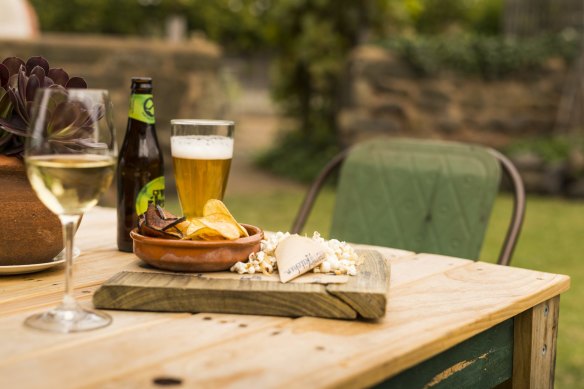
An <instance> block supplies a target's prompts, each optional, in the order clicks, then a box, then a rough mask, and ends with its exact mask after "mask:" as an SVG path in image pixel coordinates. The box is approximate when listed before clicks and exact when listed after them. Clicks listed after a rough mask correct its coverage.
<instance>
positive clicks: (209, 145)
mask: <svg viewBox="0 0 584 389" xmlns="http://www.w3.org/2000/svg"><path fill="white" fill-rule="evenodd" d="M170 142H171V153H172V161H173V164H174V175H175V179H176V186H177V191H178V195H179V199H180V203H181V207H182V210H183V213H184V215H185V216H186V217H188V218H192V217H200V216H202V212H203V207H204V205H205V203H206V202H207V200H209V199H219V200H222V199H223V194H224V192H225V187H226V185H227V178H228V176H229V168H230V167H231V159H232V157H233V138H230V137H226V136H219V135H208V136H207V135H177V136H172V137H171V139H170Z"/></svg>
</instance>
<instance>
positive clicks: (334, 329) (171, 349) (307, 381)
mask: <svg viewBox="0 0 584 389" xmlns="http://www.w3.org/2000/svg"><path fill="white" fill-rule="evenodd" d="M77 238H78V239H77V245H78V247H80V248H81V250H82V252H83V254H82V255H81V257H79V259H78V260H77V262H76V265H75V273H74V274H75V285H76V287H75V293H76V295H77V297H78V298H79V299H80V300H81V301H83V303H84V304H87V305H90V304H91V295H92V293H93V292H94V290H95V289H96V288H98V287H99V285H100V284H101V283H103V282H104V281H105V280H106V279H108V278H109V277H111V276H112V275H113V274H115V273H117V272H119V271H121V270H124V269H128V268H131V267H132V266H135V265H136V264H135V262H136V261H137V259H136V258H135V257H134V255H133V254H123V253H120V252H118V251H117V250H116V249H115V243H114V242H115V214H114V211H113V210H109V209H103V208H97V209H95V210H93V211H92V212H91V213H89V214H88V215H86V217H85V218H84V220H83V223H82V226H81V228H80V230H79V232H78V235H77ZM379 250H381V251H382V252H383V254H384V255H385V256H386V258H387V259H388V260H389V261H390V263H391V266H392V275H391V291H390V297H389V303H388V308H387V309H388V312H387V316H386V318H385V319H383V320H380V321H378V322H363V321H341V320H326V319H318V318H310V317H301V318H297V319H290V318H283V317H265V316H244V315H227V314H208V313H200V314H194V315H192V314H185V313H179V314H168V313H165V314H163V313H149V312H123V311H110V313H111V314H112V316H113V318H114V321H113V324H112V325H111V326H109V327H107V328H105V329H102V330H98V331H92V332H88V333H77V334H63V335H61V334H48V333H43V332H39V331H35V330H30V329H27V328H24V327H23V325H22V322H23V320H24V318H25V317H26V316H28V315H30V314H31V313H33V312H36V311H39V310H42V309H46V308H47V307H51V306H54V305H56V304H57V302H58V301H59V299H60V298H61V296H62V293H63V277H64V274H63V269H62V268H55V269H53V270H50V271H46V272H42V273H36V274H30V275H20V276H10V277H2V278H0V388H29V387H30V388H35V387H39V388H57V387H58V388H68V387H93V388H114V387H116V388H117V387H124V388H126V387H127V388H148V387H159V386H160V385H173V384H176V385H179V384H181V383H182V385H183V387H239V388H251V387H282V388H290V387H302V388H312V387H363V386H370V385H374V384H379V383H383V384H384V385H386V386H387V387H407V388H413V387H432V388H438V387H465V385H466V386H468V387H473V388H479V387H490V386H493V385H496V384H499V383H501V382H503V383H504V384H503V385H504V386H511V385H512V387H514V388H515V387H517V388H522V387H526V388H527V387H531V388H537V387H541V388H547V387H550V384H551V383H553V376H554V365H555V353H556V334H557V328H558V308H559V295H560V293H562V292H564V291H566V290H567V289H568V288H569V282H570V281H569V277H567V276H564V275H556V274H549V273H542V272H537V271H531V270H525V269H519V268H512V267H502V266H498V265H492V264H488V263H483V262H473V261H469V260H464V259H456V258H450V257H443V256H437V255H425V254H419V255H416V254H412V253H408V252H405V251H400V250H392V249H384V248H379Z"/></svg>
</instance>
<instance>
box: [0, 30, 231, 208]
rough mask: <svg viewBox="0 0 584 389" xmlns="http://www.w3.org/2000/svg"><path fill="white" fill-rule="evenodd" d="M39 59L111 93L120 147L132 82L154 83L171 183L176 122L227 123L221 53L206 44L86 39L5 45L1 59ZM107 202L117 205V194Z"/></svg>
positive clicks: (2, 42)
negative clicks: (172, 128) (220, 120)
mask: <svg viewBox="0 0 584 389" xmlns="http://www.w3.org/2000/svg"><path fill="white" fill-rule="evenodd" d="M34 55H42V56H43V57H45V58H46V59H47V60H48V61H49V64H50V65H51V66H52V67H62V68H64V69H65V70H66V71H67V72H68V73H69V74H70V75H71V76H81V77H84V78H85V80H86V81H87V83H88V85H89V87H90V88H100V89H108V90H109V91H110V94H111V97H112V102H113V105H114V110H115V124H116V127H117V133H118V140H119V144H120V145H121V140H122V138H123V136H124V132H125V129H126V122H127V118H128V102H129V96H130V78H131V77H133V76H150V77H152V78H153V86H154V103H155V110H156V119H157V122H156V126H157V132H158V138H159V141H160V143H161V146H162V148H163V151H164V154H165V156H167V158H166V160H165V165H166V177H167V180H169V181H172V169H171V165H170V164H171V162H172V161H171V160H170V119H173V118H222V117H223V115H224V114H225V110H226V107H227V105H226V98H225V96H224V94H223V88H222V87H221V82H220V81H221V74H220V62H221V51H220V49H219V48H218V47H217V46H216V45H214V44H212V43H210V42H208V41H205V40H202V39H196V40H192V41H189V42H186V43H181V44H170V43H168V42H162V41H152V40H143V39H135V38H132V39H128V38H107V37H102V36H99V37H98V36H80V35H74V36H70V35H44V36H42V37H40V38H38V39H35V40H0V58H4V57H8V56H18V57H21V58H23V59H24V60H25V61H26V58H28V57H30V56H34ZM171 185H172V182H171ZM106 202H107V203H109V204H112V202H113V199H112V193H110V194H109V196H108V199H107V200H106Z"/></svg>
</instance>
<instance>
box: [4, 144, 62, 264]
mask: <svg viewBox="0 0 584 389" xmlns="http://www.w3.org/2000/svg"><path fill="white" fill-rule="evenodd" d="M62 249H63V238H62V232H61V223H60V222H59V219H58V218H57V216H55V215H54V214H53V213H52V212H51V211H49V210H48V209H47V208H46V207H45V206H44V205H43V204H42V203H41V202H40V200H39V199H38V197H37V196H36V194H35V193H34V191H33V190H32V188H31V186H30V184H29V182H28V179H27V177H26V172H25V167H24V163H23V162H22V161H21V160H20V159H18V158H14V157H6V156H3V155H0V266H6V265H26V264H32V263H41V262H49V261H52V260H53V258H54V257H55V256H56V255H57V254H58V253H59V252H60V251H61V250H62Z"/></svg>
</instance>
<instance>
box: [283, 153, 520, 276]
mask: <svg viewBox="0 0 584 389" xmlns="http://www.w3.org/2000/svg"><path fill="white" fill-rule="evenodd" d="M486 150H487V151H488V152H489V153H490V154H491V155H492V156H493V157H494V158H495V159H497V161H498V162H499V164H500V166H501V167H502V169H503V171H504V172H505V174H506V175H507V177H508V178H509V179H510V180H511V184H512V187H513V211H512V213H511V219H510V221H509V227H508V228H507V233H506V234H505V240H504V241H503V247H502V248H501V251H500V253H499V259H498V261H497V263H498V264H499V265H504V266H508V265H509V264H510V263H511V257H512V256H513V251H514V250H515V246H516V245H517V240H518V238H519V234H520V233H521V227H522V226H523V219H524V217H525V203H526V201H525V187H524V186H523V180H522V179H521V175H520V174H519V172H518V171H517V168H515V166H514V165H513V163H512V162H511V161H510V160H509V159H508V158H507V157H505V156H504V155H503V154H501V153H500V152H498V151H496V150H494V149H491V148H486ZM350 152H351V148H348V149H345V150H344V151H341V152H340V153H339V154H337V155H336V156H334V157H333V158H332V159H331V160H330V161H329V162H328V163H327V165H326V166H325V167H324V168H323V169H322V170H321V171H320V173H319V174H318V176H317V177H316V179H315V180H314V181H313V183H312V185H311V186H310V188H309V190H308V193H307V194H306V197H305V198H304V201H303V202H302V205H301V206H300V209H299V210H298V213H297V215H296V218H295V220H294V224H293V225H292V229H291V233H293V234H297V233H300V232H301V231H302V229H303V228H304V225H305V224H306V220H307V219H308V216H309V214H310V211H311V210H312V207H313V205H314V202H315V200H316V197H317V196H318V194H319V193H320V190H321V189H322V187H323V185H324V183H325V182H326V179H327V178H328V177H329V176H330V175H331V174H332V173H333V172H334V171H335V170H336V169H337V168H339V167H340V166H341V165H342V163H343V162H344V161H345V159H346V158H347V156H348V155H349V153H350Z"/></svg>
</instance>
